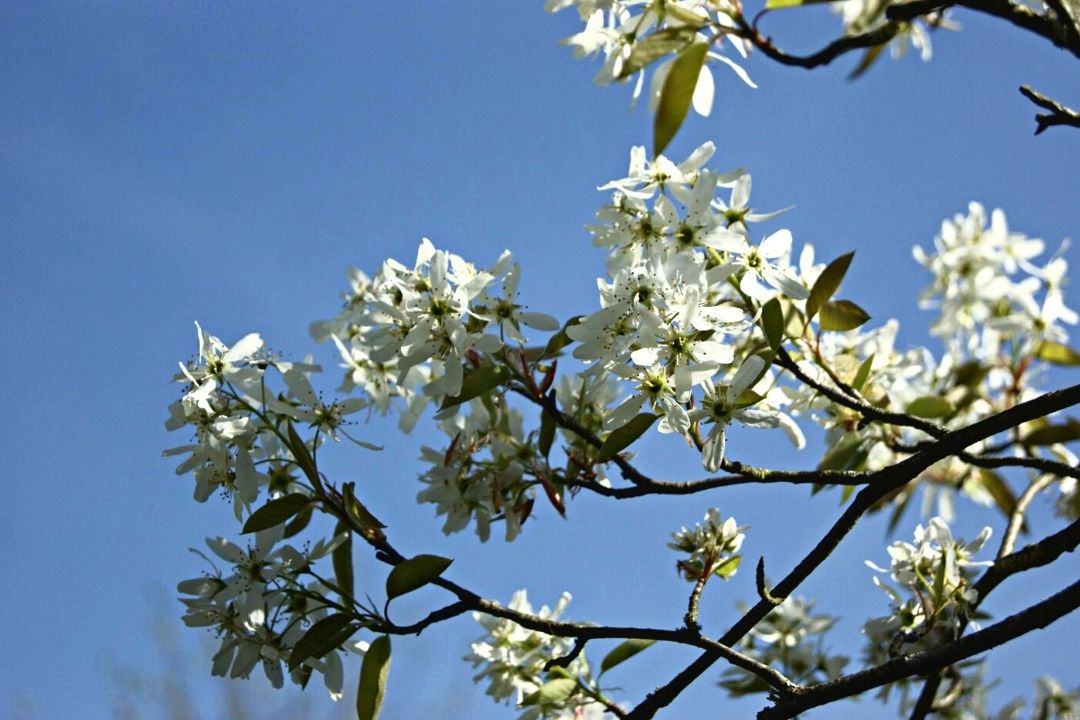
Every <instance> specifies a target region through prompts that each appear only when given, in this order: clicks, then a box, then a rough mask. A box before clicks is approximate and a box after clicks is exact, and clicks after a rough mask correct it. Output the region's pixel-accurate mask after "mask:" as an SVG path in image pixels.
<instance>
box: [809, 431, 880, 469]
mask: <svg viewBox="0 0 1080 720" xmlns="http://www.w3.org/2000/svg"><path fill="white" fill-rule="evenodd" d="M868 454H869V453H868V452H867V450H866V449H865V448H864V447H863V442H862V439H861V438H860V437H859V436H858V435H855V434H851V435H845V436H844V437H843V438H841V439H840V441H839V442H837V443H836V444H835V445H833V446H832V447H831V448H830V449H829V451H828V452H826V453H825V456H824V457H822V458H821V462H819V463H818V466H817V469H818V470H856V469H858V467H859V465H861V464H862V463H863V461H864V460H866V457H867V455H868Z"/></svg>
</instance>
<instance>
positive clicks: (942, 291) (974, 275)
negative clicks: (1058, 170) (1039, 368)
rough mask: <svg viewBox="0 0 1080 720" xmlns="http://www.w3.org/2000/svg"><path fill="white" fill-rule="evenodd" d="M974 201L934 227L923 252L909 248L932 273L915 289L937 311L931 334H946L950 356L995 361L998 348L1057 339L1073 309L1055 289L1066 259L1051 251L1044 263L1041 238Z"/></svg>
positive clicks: (1019, 348) (1026, 348)
mask: <svg viewBox="0 0 1080 720" xmlns="http://www.w3.org/2000/svg"><path fill="white" fill-rule="evenodd" d="M986 221H987V218H986V211H985V210H984V209H983V206H982V205H980V204H978V203H974V202H973V203H971V204H970V205H969V206H968V213H967V215H957V216H956V217H954V218H952V219H951V220H946V221H945V222H943V223H942V225H941V232H940V234H938V236H937V237H935V238H934V247H935V252H934V253H933V254H932V255H931V254H928V253H927V252H926V251H924V250H923V249H922V248H921V247H916V248H915V259H916V260H917V261H918V262H919V263H920V264H922V265H923V266H925V267H926V268H927V269H928V270H930V272H932V273H933V274H934V282H933V284H932V285H930V287H928V288H927V289H926V290H925V291H924V292H923V295H922V305H923V307H933V308H938V309H939V314H938V317H937V319H936V320H935V321H934V323H933V324H932V325H931V332H932V333H934V334H935V335H938V336H940V337H942V338H945V339H946V342H947V344H948V345H949V349H950V351H951V352H952V353H953V354H954V355H955V356H956V357H958V358H964V357H973V358H976V359H980V360H985V359H996V358H997V357H998V356H1000V355H1001V354H1002V353H1003V352H1004V353H1007V354H1008V351H1009V349H1010V348H1008V347H1006V346H1007V345H1011V346H1012V347H1011V350H1012V353H1011V354H1015V355H1017V356H1023V355H1031V354H1032V353H1034V352H1035V350H1036V348H1037V346H1038V345H1039V343H1040V342H1042V341H1046V340H1049V341H1054V342H1064V341H1066V340H1067V339H1068V333H1067V332H1066V331H1065V328H1064V327H1063V325H1062V324H1063V323H1064V324H1066V325H1075V324H1076V323H1077V319H1078V318H1077V314H1076V312H1075V311H1073V310H1072V309H1070V308H1068V307H1066V305H1065V300H1064V296H1063V294H1062V286H1063V280H1064V277H1065V273H1066V271H1067V269H1068V263H1067V262H1066V261H1065V259H1064V258H1063V257H1061V252H1062V251H1063V250H1064V246H1063V247H1062V248H1061V250H1059V252H1058V253H1057V254H1056V255H1055V256H1054V257H1052V258H1051V259H1050V260H1049V261H1048V262H1046V263H1045V264H1042V265H1036V264H1035V263H1034V262H1033V261H1034V260H1035V258H1036V257H1037V256H1039V255H1041V254H1042V252H1043V249H1044V243H1043V241H1042V240H1037V239H1033V238H1028V237H1027V236H1025V235H1023V234H1021V233H1016V232H1012V231H1010V230H1009V227H1008V223H1007V222H1006V219H1005V213H1004V212H1002V211H1001V210H1000V209H998V210H994V211H993V212H992V213H991V214H990V223H989V225H987V222H986Z"/></svg>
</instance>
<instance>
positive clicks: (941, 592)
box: [863, 517, 991, 664]
mask: <svg viewBox="0 0 1080 720" xmlns="http://www.w3.org/2000/svg"><path fill="white" fill-rule="evenodd" d="M989 537H990V528H989V527H986V528H984V529H983V531H982V532H981V533H979V535H978V536H977V537H976V538H975V539H974V540H973V541H971V542H970V543H964V542H963V541H960V540H955V539H953V536H952V533H951V531H950V530H949V526H948V525H946V524H945V521H944V520H942V519H941V518H939V517H935V518H932V519H931V520H930V521H929V522H928V523H927V525H926V526H925V527H923V526H922V525H919V526H918V527H916V528H915V538H914V540H915V541H914V543H908V542H902V541H900V542H895V543H893V544H892V545H890V546H889V548H888V551H889V557H890V558H891V561H892V562H891V565H890V568H889V569H888V570H885V569H883V568H880V567H878V566H876V565H874V564H873V563H871V562H869V561H867V565H869V566H870V567H871V568H873V569H874V570H877V571H878V572H881V573H889V575H890V577H891V578H892V580H893V581H894V582H895V583H897V584H898V585H899V586H900V587H901V588H902V589H903V590H902V591H899V590H897V589H895V588H893V587H892V586H891V585H889V584H888V583H886V582H884V581H882V580H881V579H880V578H878V577H875V578H874V584H875V585H877V586H878V587H879V588H881V589H882V590H883V591H884V592H885V593H886V594H887V595H888V596H889V599H890V601H891V605H892V607H891V614H890V615H888V616H886V617H881V618H876V619H874V620H871V621H869V622H868V623H867V624H866V625H865V626H864V628H863V633H864V634H865V635H866V636H867V650H866V655H867V660H868V662H870V663H872V664H879V663H882V662H885V661H887V660H888V659H889V658H890V657H892V656H894V655H896V654H898V653H899V652H901V651H902V650H906V649H908V648H907V646H914V649H922V648H925V647H931V646H933V645H935V644H938V643H940V642H942V641H944V640H948V639H952V638H953V637H955V635H956V634H957V632H959V630H960V629H961V628H962V627H963V626H964V625H965V624H966V623H967V621H968V620H969V612H970V610H971V608H972V606H973V604H974V603H976V602H977V601H978V596H977V594H976V593H975V591H974V590H973V589H972V587H971V573H970V571H969V568H972V567H976V566H986V565H990V564H991V562H990V561H980V562H976V561H974V560H972V556H974V555H975V553H977V552H978V551H979V550H980V549H981V548H982V546H983V545H984V544H985V543H986V541H987V539H989Z"/></svg>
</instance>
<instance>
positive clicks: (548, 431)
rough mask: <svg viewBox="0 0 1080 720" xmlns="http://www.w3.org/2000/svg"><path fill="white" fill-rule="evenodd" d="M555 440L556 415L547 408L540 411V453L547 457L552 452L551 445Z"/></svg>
mask: <svg viewBox="0 0 1080 720" xmlns="http://www.w3.org/2000/svg"><path fill="white" fill-rule="evenodd" d="M554 442H555V416H554V415H552V414H551V413H549V412H548V411H547V410H541V411H540V439H539V440H537V443H536V445H537V447H538V448H539V449H540V454H541V455H543V456H544V457H545V458H547V456H548V455H549V454H550V453H551V445H552V443H554Z"/></svg>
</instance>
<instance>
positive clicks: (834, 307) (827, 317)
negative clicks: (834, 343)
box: [818, 300, 870, 332]
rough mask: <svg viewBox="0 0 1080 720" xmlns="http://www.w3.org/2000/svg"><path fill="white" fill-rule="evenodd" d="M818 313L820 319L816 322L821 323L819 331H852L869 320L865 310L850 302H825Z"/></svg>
mask: <svg viewBox="0 0 1080 720" xmlns="http://www.w3.org/2000/svg"><path fill="white" fill-rule="evenodd" d="M820 313H821V317H820V318H819V319H818V321H819V322H820V323H821V329H822V330H834V331H838V332H845V331H847V330H854V329H855V328H857V327H859V326H860V325H862V324H863V323H865V322H866V321H867V320H869V319H870V316H869V315H867V314H866V311H865V310H863V309H862V308H861V307H859V306H858V305H856V304H855V303H853V302H851V301H850V300H833V301H831V302H827V303H825V304H824V305H822V306H821V310H820Z"/></svg>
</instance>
